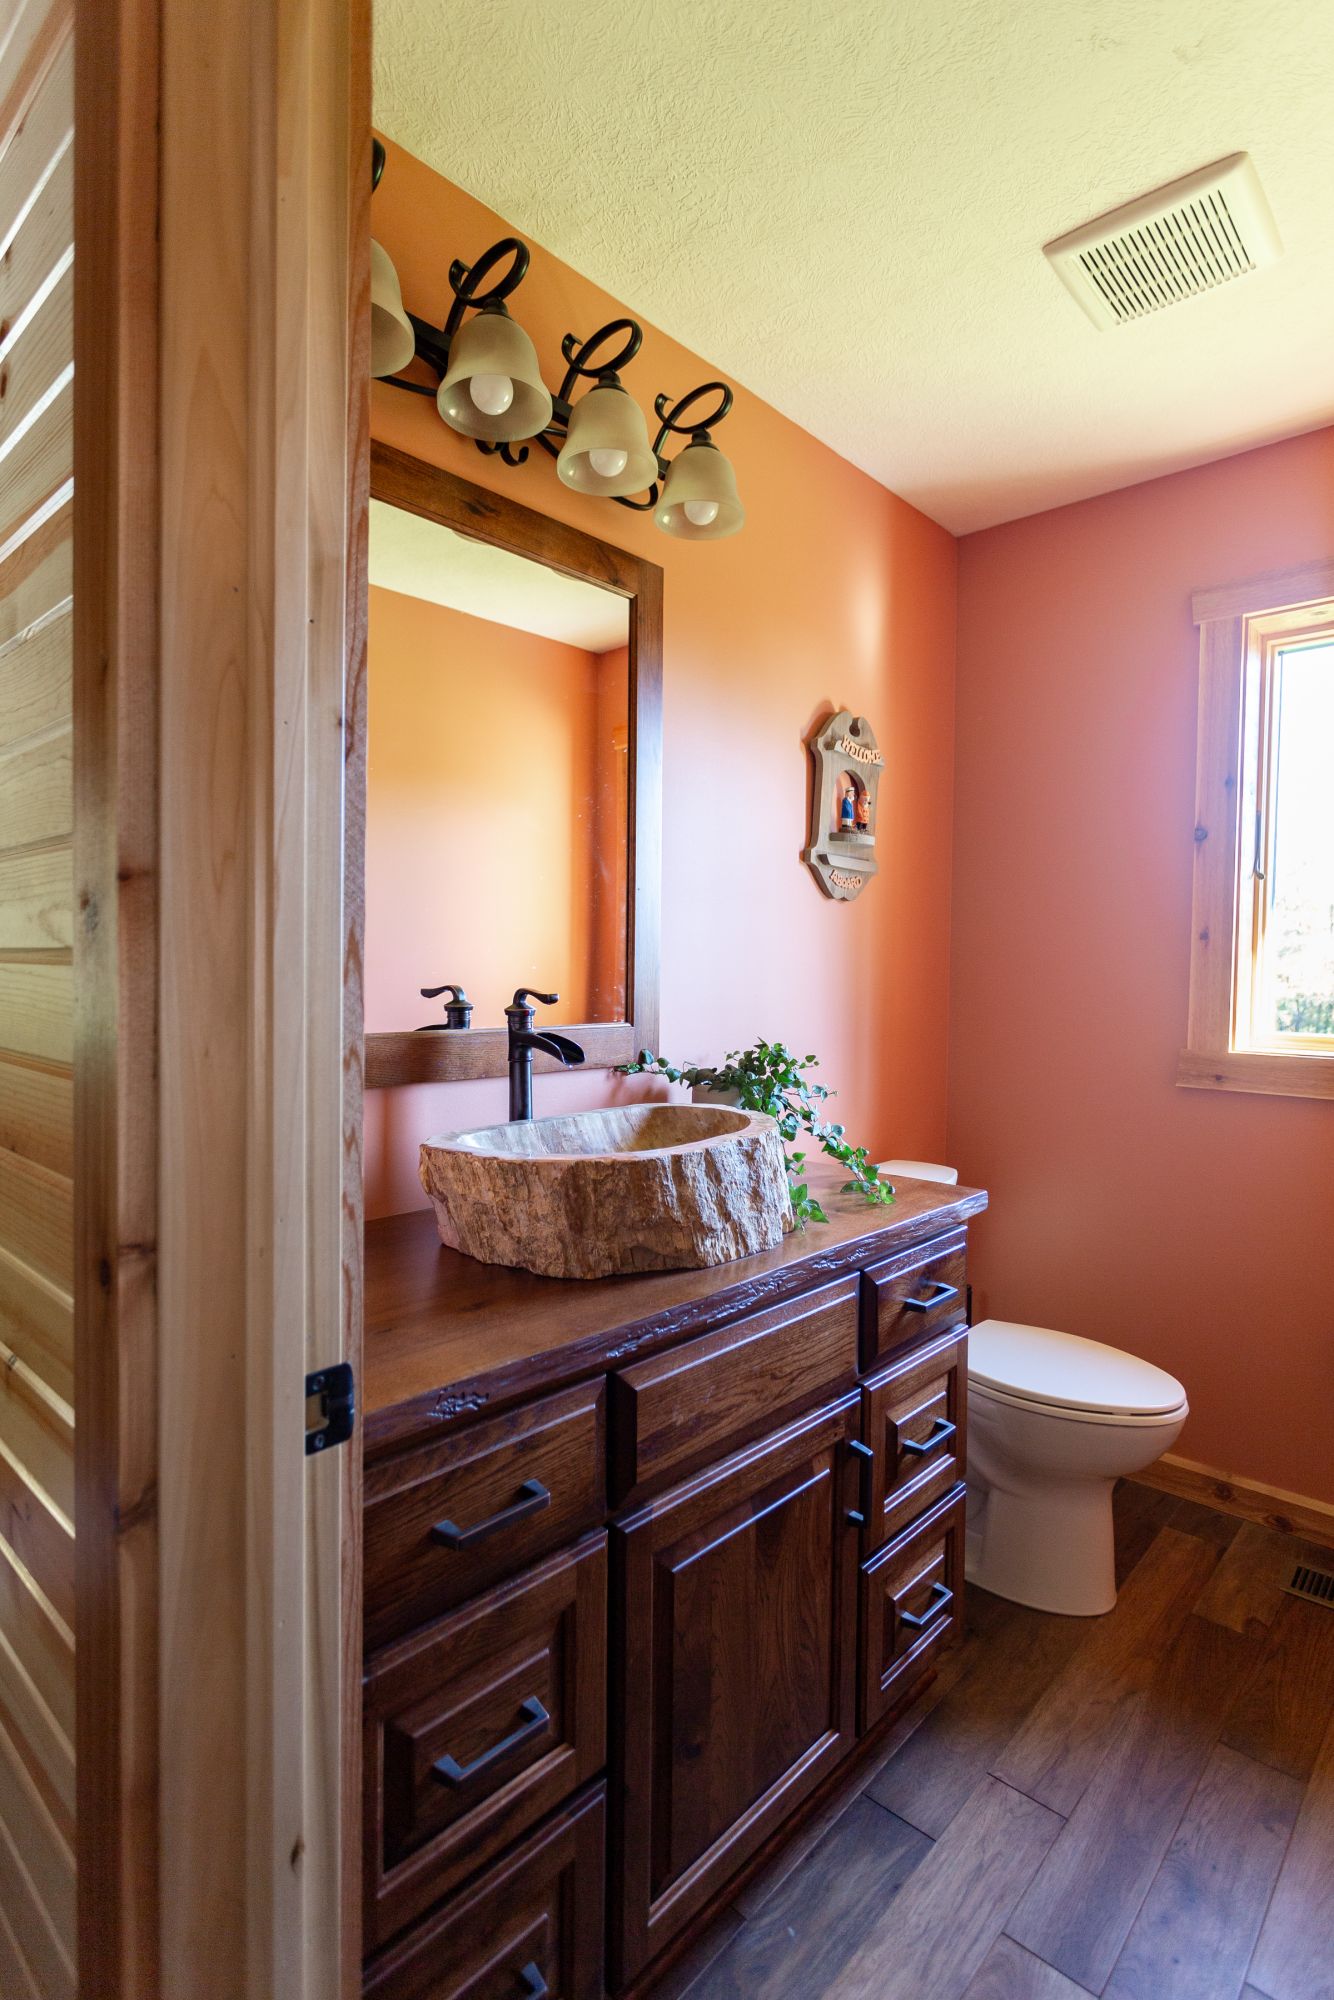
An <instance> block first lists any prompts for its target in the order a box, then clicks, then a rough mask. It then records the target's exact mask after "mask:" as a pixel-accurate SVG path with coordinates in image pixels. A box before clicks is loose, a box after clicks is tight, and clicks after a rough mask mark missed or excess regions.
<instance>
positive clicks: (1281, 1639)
mask: <svg viewBox="0 0 1334 2000" xmlns="http://www.w3.org/2000/svg"><path fill="white" fill-rule="evenodd" d="M1331 1715H1334V1617H1331V1615H1330V1613H1329V1611H1328V1610H1327V1609H1325V1608H1324V1607H1323V1606H1321V1605H1318V1604H1308V1603H1306V1602H1305V1601H1304V1600H1303V1599H1302V1598H1300V1597H1288V1596H1285V1597H1284V1599H1283V1603H1282V1607H1281V1608H1280V1610H1279V1612H1278V1614H1277V1616H1276V1617H1275V1619H1274V1622H1273V1625H1272V1627H1271V1628H1270V1632H1269V1637H1268V1641H1267V1643H1266V1646H1265V1650H1264V1655H1263V1658H1262V1659H1261V1662H1260V1667H1259V1670H1258V1672H1257V1673H1256V1674H1255V1676H1254V1678H1253V1679H1252V1681H1251V1682H1250V1684H1249V1686H1248V1687H1246V1688H1244V1689H1243V1690H1242V1693H1241V1696H1240V1698H1239V1700H1238V1702H1237V1703H1236V1705H1235V1707H1234V1708H1233V1710H1232V1713H1231V1714H1230V1715H1229V1716H1228V1717H1227V1722H1226V1726H1225V1728H1224V1730H1223V1741H1224V1742H1225V1743H1227V1744H1228V1745H1230V1747H1231V1748H1232V1749H1234V1750H1240V1751H1241V1752H1242V1754H1243V1755H1244V1756H1247V1757H1254V1758H1255V1759H1256V1760H1257V1761H1258V1762H1259V1763H1261V1764H1272V1765H1273V1766H1274V1768H1275V1769H1276V1770H1278V1771H1286V1772H1288V1774H1289V1775H1290V1776H1291V1777H1294V1778H1307V1777H1309V1776H1310V1774H1311V1771H1312V1769H1313V1767H1314V1765H1315V1760H1316V1755H1317V1753H1318V1751H1319V1749H1320V1743H1321V1739H1322V1738H1323V1736H1324V1733H1325V1727H1326V1724H1327V1723H1328V1721H1329V1718H1330V1716H1331ZM1331 1865H1334V1861H1332V1862H1331Z"/></svg>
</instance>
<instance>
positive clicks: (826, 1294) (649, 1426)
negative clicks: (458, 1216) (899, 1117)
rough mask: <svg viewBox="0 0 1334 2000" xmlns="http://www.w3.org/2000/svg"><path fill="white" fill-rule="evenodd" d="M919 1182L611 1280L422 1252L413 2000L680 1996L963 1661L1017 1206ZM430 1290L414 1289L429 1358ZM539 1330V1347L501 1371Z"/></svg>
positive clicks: (367, 1705)
mask: <svg viewBox="0 0 1334 2000" xmlns="http://www.w3.org/2000/svg"><path fill="white" fill-rule="evenodd" d="M911 1187H912V1190H913V1192H912V1193H911V1195H909V1194H908V1193H907V1191H906V1190H904V1191H903V1192H901V1195H900V1204H901V1206H900V1205H899V1204H896V1208H897V1209H898V1213H896V1212H895V1210H889V1211H887V1214H888V1216H889V1218H890V1219H889V1220H888V1221H886V1220H885V1213H884V1212H882V1213H881V1214H878V1215H876V1214H870V1213H868V1212H867V1211H865V1210H857V1211H855V1212H849V1213H847V1215H846V1216H842V1215H840V1216H838V1217H836V1218H835V1222H834V1224H832V1225H831V1227H830V1230H829V1231H828V1232H827V1233H826V1234H824V1235H823V1236H822V1235H821V1234H820V1233H819V1232H817V1231H815V1230H811V1231H808V1232H807V1233H806V1235H805V1236H804V1237H802V1238H800V1239H789V1240H788V1242H787V1243H785V1245H784V1246H783V1248H782V1249H781V1250H779V1251H775V1252H773V1253H770V1254H769V1255H768V1256H766V1257H761V1258H752V1259H748V1260H746V1261H745V1262H744V1263H742V1264H739V1265H733V1266H724V1267H722V1268H721V1269H719V1270H716V1271H710V1272H679V1273H668V1274H660V1275H658V1276H655V1277H652V1278H643V1279H638V1278H635V1279H620V1280H608V1281H605V1282H594V1283H591V1284H588V1285H585V1286H582V1287H581V1286H579V1285H578V1284H574V1283H570V1284H564V1283H556V1282H554V1281H551V1280H542V1279H533V1278H529V1277H527V1275H526V1274H523V1273H516V1272H508V1271H494V1272H492V1271H490V1270H488V1269H486V1268H485V1267H479V1266H476V1265H470V1264H469V1263H468V1260H466V1259H462V1258H459V1257H457V1256H456V1255H455V1253H453V1252H449V1251H444V1250H440V1249H439V1248H438V1246H434V1247H433V1246H432V1245H431V1244H430V1243H429V1241H427V1240H426V1239H425V1238H421V1239H420V1240H418V1239H413V1240H414V1242H415V1246H416V1247H415V1255H416V1256H417V1258H418V1260H419V1261H418V1266H417V1267H415V1268H416V1269H418V1270H419V1272H420V1274H421V1275H420V1284H419V1287H418V1292H417V1294H416V1296H417V1299H418V1304H417V1305H416V1306H415V1307H414V1310H416V1311H418V1312H419V1313H420V1316H421V1317H420V1327H421V1331H420V1334H419V1335H417V1334H415V1333H414V1334H413V1338H414V1339H417V1340H419V1342H420V1359H418V1358H417V1355H416V1350H415V1349H413V1350H412V1358H413V1370H414V1371H415V1372H414V1373H410V1374H409V1373H406V1372H405V1369H404V1367H403V1365H402V1360H401V1352H400V1353H399V1354H398V1356H397V1357H396V1359H395V1365H394V1369H393V1370H392V1371H390V1370H389V1368H388V1364H387V1362H386V1364H385V1368H386V1382H385V1385H384V1386H383V1387H382V1386H380V1384H379V1383H377V1382H376V1380H375V1379H374V1374H373V1368H372V1366H371V1360H372V1356H373V1355H374V1352H375V1350H374V1348H373V1346H372V1342H373V1340H374V1338H375V1331H376V1329H375V1321H374V1314H373V1310H372V1308H373V1303H374V1296H375V1291H374V1283H373V1282H372V1284H371V1286H370V1287H369V1288H368V1301H369V1305H368V1327H367V1353H368V1377H369V1378H370V1379H369V1390H368V1397H367V1408H368V1423H367V1462H366V1476H365V1509H366V1511H365V1579H366V1613H365V1618H366V1633H367V1645H368V1649H369V1650H368V1656H367V1662H366V1674H365V1688H364V1715H365V1755H364V1871H363V1872H364V1882H365V1894H364V1920H365V1940H366V1947H367V1951H368V1954H369V1956H368V1961H367V1972H366V1991H367V1993H368V1994H373V1995H376V1996H377V2000H464V1996H467V2000H483V1996H485V1997H486V2000H491V1996H493V1995H494V1996H496V2000H502V1996H512V2000H524V1996H525V1995H531V1996H533V2000H539V1996H542V1995H546V1996H548V2000H599V1996H601V1995H602V1994H603V1993H604V1991H610V1992H612V1993H613V1994H614V1993H617V1992H620V1991H621V1990H622V1989H624V1988H626V1987H628V1986H630V1985H634V1986H635V1989H636V1991H637V1992H638V1991H640V1990H642V1989H644V1988H645V1986H646V1985H651V1983H652V1968H653V1964H654V1961H655V1960H656V1959H657V1958H658V1957H659V1955H660V1954H661V1953H662V1952H663V1951H664V1950H665V1949H666V1948H667V1947H668V1946H669V1945H671V1944H672V1943H673V1942H674V1941H677V1940H679V1939H680V1937H681V1935H682V1933H683V1931H684V1930H686V1929H687V1928H688V1927H689V1926H690V1925H691V1923H692V1922H693V1920H695V1919H696V1918H700V1917H702V1916H703V1913H705V1912H706V1911H707V1910H708V1908H709V1907H710V1905H711V1904H713V1903H714V1901H715V1899H717V1898H718V1897H719V1896H720V1895H721V1894H722V1893H724V1892H725V1891H726V1890H727V1887H728V1885H729V1884H730V1883H731V1882H732V1880H733V1878H734V1877H735V1876H736V1874H737V1872H738V1871H739V1870H740V1869H742V1868H743V1867H744V1866H745V1865H746V1864H747V1862H748V1861H750V1860H751V1858H752V1857H753V1856H755V1855H756V1854H757V1853H758V1852H759V1850H760V1849H761V1848H763V1847H764V1846H765V1845H766V1843H768V1842H770V1841H771V1840H773V1839H776V1838H779V1837H781V1835H782V1833H783V1831H784V1829H785V1827H786V1826H787V1825H788V1823H789V1822H790V1821H791V1820H792V1819H793V1817H794V1816H795V1815H796V1814H797V1813H798V1812H799V1810H800V1808H801V1807H802V1805H803V1803H804V1802H806V1801H808V1800H809V1799H810V1798H811V1796H812V1794H813V1793H815V1792H816V1791H817V1790H818V1789H819V1788H820V1787H821V1786H822V1785H823V1784H824V1783H825V1781H826V1779H828V1778H830V1777H831V1776H832V1775H833V1773H834V1772H835V1771H836V1770H837V1768H838V1766H839V1765H840V1764H841V1763H842V1761H843V1760H844V1759H845V1758H846V1757H847V1756H848V1755H849V1754H850V1753H851V1752H852V1751H853V1750H854V1748H855V1747H856V1744H857V1741H858V1738H859V1737H861V1736H864V1735H865V1734H866V1732H867V1731H869V1730H873V1729H875V1728H876V1727H877V1726H878V1725H880V1724H883V1723H885V1722H886V1721H887V1719H888V1718H889V1717H890V1716H891V1715H892V1714H894V1713H896V1712H897V1711H898V1710H900V1709H901V1708H902V1707H903V1706H904V1705H905V1704H906V1703H907V1702H908V1701H910V1700H911V1699H912V1698H913V1697H914V1695H915V1694H916V1693H917V1692H918V1691H920V1689H921V1687H922V1686H923V1685H924V1682H925V1680H926V1678H927V1677H929V1675H930V1672H931V1669H932V1663H933V1661H934V1659H935V1657H936V1655H937V1654H938V1653H939V1652H940V1650H941V1649H942V1648H943V1647H945V1646H947V1645H948V1644H950V1643H951V1641H952V1640H953V1639H954V1638H955V1636H956V1635H957V1633H958V1631H959V1629H960V1625H961V1617H962V1595H963V1534H964V1501H963V1485H962V1479H963V1469H964V1448H965V1431H966V1385H967V1337H966V1327H965V1323H964V1318H965V1303H966V1297H967V1293H966V1286H965V1276H964V1273H965V1237H964V1229H963V1227H962V1223H963V1220H964V1219H965V1218H966V1217H967V1216H968V1215H970V1214H973V1213H975V1212H976V1211H977V1209H979V1208H980V1207H982V1206H983V1205H984V1197H982V1196H980V1195H976V1194H973V1193H971V1192H970V1191H969V1190H966V1189H964V1190H954V1189H948V1190H942V1189H928V1188H926V1187H925V1185H924V1184H922V1183H914V1184H911ZM845 1208H847V1209H849V1211H850V1205H847V1204H845ZM422 1221H423V1222H424V1223H427V1224H429V1223H430V1218H429V1217H426V1218H422ZM416 1222H417V1218H396V1219H395V1224H396V1225H402V1226H397V1227H396V1228H395V1229H394V1230H388V1229H386V1230H385V1231H384V1232H383V1240H384V1243H385V1245H386V1250H385V1253H384V1254H385V1255H386V1257H387V1256H388V1247H389V1245H390V1244H391V1243H392V1242H394V1241H398V1242H400V1243H401V1242H402V1241H403V1240H405V1239H406V1238H407V1236H408V1235H409V1231H408V1230H407V1228H406V1225H408V1224H414V1225H415V1224H416ZM374 1227H375V1226H373V1229H374ZM376 1247H377V1246H376V1242H375V1238H374V1235H373V1234H372V1236H371V1237H370V1238H369V1239H368V1274H369V1275H370V1276H371V1278H372V1280H373V1278H374V1271H375V1263H374V1258H375V1253H376ZM397 1254H398V1256H399V1257H400V1259H401V1257H402V1252H401V1250H400V1251H399V1252H398V1253H397ZM411 1275H412V1273H411V1272H408V1273H407V1276H405V1273H404V1269H403V1268H399V1267H396V1268H395V1271H394V1275H393V1282H392V1283H389V1282H388V1281H386V1285H385V1292H386V1296H387V1297H389V1298H391V1299H392V1307H391V1308H388V1309H386V1313H385V1330H386V1331H385V1338H386V1342H388V1341H389V1340H390V1339H391V1338H392V1339H394V1340H396V1341H397V1342H398V1347H399V1350H402V1349H403V1348H404V1346H405V1343H406V1342H407V1333H406V1332H405V1330H404V1329H405V1327H406V1326H408V1325H409V1322H407V1321H406V1320H405V1318H404V1314H405V1310H406V1308H405V1300H407V1301H409V1302H410V1301H411V1299H412V1297H413V1286H412V1284H410V1283H409V1282H408V1278H409V1277H411ZM492 1298H493V1299H494V1311H492V1312H491V1313H489V1314H488V1312H487V1310H486V1307H487V1306H488V1304H489V1303H490V1301H491V1299H492ZM465 1301H466V1311H465V1310H464V1302H465ZM451 1304H452V1306H453V1310H454V1312H455V1313H456V1314H457V1315H458V1318H457V1320H453V1321H452V1320H451V1318H450V1313H451ZM520 1307H522V1308H524V1309H527V1310H530V1311H531V1313H532V1315H533V1326H532V1350H531V1357H530V1358H529V1357H525V1356H524V1355H522V1354H520V1355H518V1356H517V1357H515V1356H514V1355H512V1354H509V1355H507V1354H505V1353H504V1352H502V1350H503V1348H504V1347H505V1344H506V1343H507V1342H509V1343H513V1342H514V1340H515V1338H516V1327H517V1326H518V1325H519V1319H518V1317H517V1314H518V1309H519V1308H520ZM432 1313H433V1314H434V1316H435V1317H434V1320H433V1319H432V1317H431V1314H432ZM544 1325H545V1327H546V1329H547V1337H546V1341H545V1343H544V1341H543V1337H542V1336H543V1326H544ZM433 1326H438V1327H439V1328H440V1329H441V1332H440V1333H438V1334H437V1335H436V1336H435V1345H434V1346H433V1345H432V1328H433ZM488 1339H489V1341H490V1348H489V1350H488ZM451 1343H454V1344H455V1346H456V1347H457V1345H458V1344H459V1343H462V1345H463V1347H464V1349H465V1352H464V1353H462V1354H460V1353H458V1352H455V1354H454V1355H453V1356H452V1357H451V1356H450V1355H449V1353H448V1352H444V1351H442V1350H447V1349H448V1348H449V1347H450V1345H451ZM479 1357H480V1358H481V1359H482V1360H484V1361H485V1362H487V1364H488V1366H477V1365H473V1366H471V1367H470V1366H469V1365H468V1363H469V1362H470V1361H472V1362H474V1363H475V1362H476V1361H477V1360H478V1358H479ZM451 1359H452V1362H453V1372H446V1368H447V1366H448V1365H449V1363H450V1361H451ZM432 1367H434V1368H437V1369H438V1370H439V1371H440V1372H439V1373H438V1374H437V1375H436V1377H435V1384H434V1386H433V1385H432V1383H431V1376H430V1372H429V1371H430V1370H431V1368H432ZM563 1371H564V1381H562V1379H561V1376H562V1372H563ZM418 1381H420V1384H421V1388H420V1391H419V1392H418V1393H417V1394H416V1399H415V1401H414V1400H413V1398H412V1396H411V1395H409V1394H408V1393H406V1392H408V1391H413V1390H416V1389H417V1385H418ZM442 1382H443V1384H444V1386H443V1387H441V1386H440V1384H441V1383H442ZM395 1390H396V1391H397V1393H396V1394H395V1393H393V1392H394V1391H395ZM604 1893H605V1899H606V1917H605V1922H604V1914H603V1899H604Z"/></svg>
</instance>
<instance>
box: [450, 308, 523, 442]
mask: <svg viewBox="0 0 1334 2000" xmlns="http://www.w3.org/2000/svg"><path fill="white" fill-rule="evenodd" d="M435 402H436V408H437V409H438V410H439V412H440V414H441V416H442V417H443V418H444V420H445V422H446V423H447V424H448V425H449V427H450V429H451V430H456V431H462V433H463V435H464V437H474V438H486V439H487V440H488V441H489V442H490V443H492V444H506V443H509V442H510V441H512V440H513V439H516V438H530V437H536V436H537V434H538V432H539V431H544V430H545V429H546V427H547V425H548V424H549V423H550V422H551V397H550V394H549V393H548V391H547V388H546V385H545V383H544V382H543V380H542V376H541V371H540V370H539V368H538V365H537V350H536V348H535V347H534V346H533V343H532V341H531V340H530V339H529V338H528V335H527V334H526V333H525V332H524V330H523V328H522V327H521V326H516V325H515V323H514V321H513V320H512V319H511V318H510V316H509V314H508V313H507V312H479V313H478V314H477V315H476V316H475V318H473V319H470V320H465V322H464V324H463V325H462V326H461V327H460V328H459V330H458V332H457V333H456V334H455V336H454V341H453V345H452V347H451V349H450V355H449V373H448V374H447V375H446V376H445V379H444V381H443V382H442V383H441V384H440V387H439V389H438V390H437V391H436V398H435Z"/></svg>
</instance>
